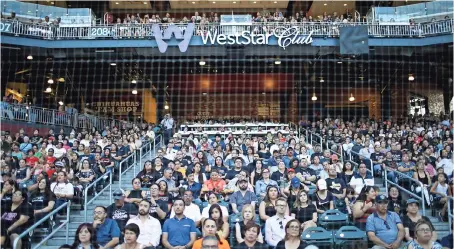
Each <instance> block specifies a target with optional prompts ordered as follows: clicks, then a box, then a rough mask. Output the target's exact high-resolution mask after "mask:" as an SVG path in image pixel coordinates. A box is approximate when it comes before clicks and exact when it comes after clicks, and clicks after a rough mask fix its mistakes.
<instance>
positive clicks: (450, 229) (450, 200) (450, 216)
mask: <svg viewBox="0 0 454 249" xmlns="http://www.w3.org/2000/svg"><path fill="white" fill-rule="evenodd" d="M453 202H454V198H453V197H452V196H448V222H449V232H450V233H451V234H452V222H453V219H454V216H453V214H452V208H453V207H451V204H452V203H453Z"/></svg>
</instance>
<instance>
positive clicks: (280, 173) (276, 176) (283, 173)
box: [271, 161, 287, 185]
mask: <svg viewBox="0 0 454 249" xmlns="http://www.w3.org/2000/svg"><path fill="white" fill-rule="evenodd" d="M286 178H287V168H286V167H285V164H284V162H283V161H280V162H279V164H278V165H277V171H275V172H273V173H272V174H271V180H273V181H275V182H277V183H278V184H279V185H280V184H282V183H283V182H286Z"/></svg>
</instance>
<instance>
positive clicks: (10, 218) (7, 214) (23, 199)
mask: <svg viewBox="0 0 454 249" xmlns="http://www.w3.org/2000/svg"><path fill="white" fill-rule="evenodd" d="M1 212H2V217H1V229H0V230H1V237H0V245H1V246H2V248H5V247H7V246H6V244H5V243H6V239H7V238H8V239H9V242H10V243H11V248H16V247H15V246H14V245H13V242H14V240H15V239H16V238H17V237H19V235H20V234H21V233H22V232H24V231H25V230H26V229H27V228H28V227H29V226H30V225H31V224H33V209H32V207H31V205H30V204H29V203H28V202H27V193H26V192H24V191H20V190H19V189H16V190H15V191H14V192H13V193H12V201H11V204H10V205H8V206H4V207H2V211H1ZM17 248H22V240H21V239H19V241H18V243H17Z"/></svg>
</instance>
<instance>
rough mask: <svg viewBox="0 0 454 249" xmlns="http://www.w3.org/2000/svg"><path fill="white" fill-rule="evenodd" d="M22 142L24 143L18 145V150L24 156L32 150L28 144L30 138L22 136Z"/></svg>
mask: <svg viewBox="0 0 454 249" xmlns="http://www.w3.org/2000/svg"><path fill="white" fill-rule="evenodd" d="M23 140H24V141H23V142H22V143H21V144H20V145H19V149H20V151H22V152H23V153H24V154H25V155H26V154H27V153H28V151H29V150H31V149H32V144H31V143H30V138H29V137H27V136H24V138H23Z"/></svg>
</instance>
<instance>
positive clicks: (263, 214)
mask: <svg viewBox="0 0 454 249" xmlns="http://www.w3.org/2000/svg"><path fill="white" fill-rule="evenodd" d="M279 197H280V193H279V189H278V188H277V187H276V186H270V187H268V188H267V191H266V195H265V198H263V201H262V202H260V205H259V215H260V219H261V220H262V221H264V222H266V220H267V219H268V218H270V217H272V216H275V215H276V201H277V199H278V198H279ZM287 214H288V208H287Z"/></svg>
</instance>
